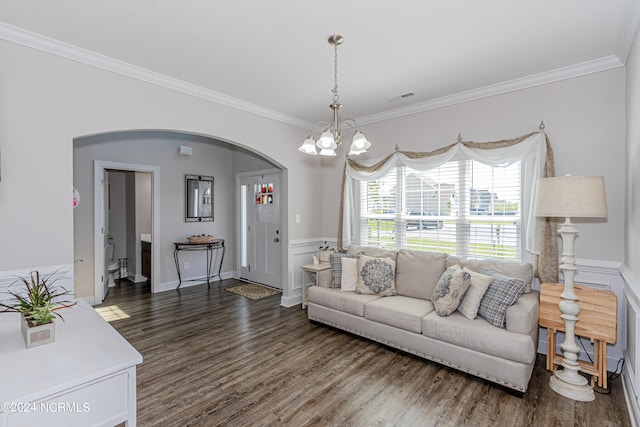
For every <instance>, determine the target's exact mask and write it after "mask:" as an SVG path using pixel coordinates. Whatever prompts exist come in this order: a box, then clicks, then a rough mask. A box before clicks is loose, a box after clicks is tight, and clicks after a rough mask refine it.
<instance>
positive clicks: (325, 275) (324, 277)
mask: <svg viewBox="0 0 640 427" xmlns="http://www.w3.org/2000/svg"><path fill="white" fill-rule="evenodd" d="M316 274H317V275H318V286H320V287H322V288H330V287H331V269H329V270H322V271H319V272H317V273H316ZM536 319H537V317H536Z"/></svg>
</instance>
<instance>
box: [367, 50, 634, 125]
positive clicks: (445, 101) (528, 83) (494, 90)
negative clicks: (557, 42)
mask: <svg viewBox="0 0 640 427" xmlns="http://www.w3.org/2000/svg"><path fill="white" fill-rule="evenodd" d="M622 66H624V64H623V63H622V62H621V61H620V60H619V59H618V57H616V56H615V55H610V56H605V57H604V58H600V59H595V60H593V61H587V62H582V63H580V64H576V65H571V66H568V67H562V68H557V69H555V70H551V71H546V72H543V73H538V74H532V75H530V76H526V77H522V78H519V79H514V80H508V81H506V82H502V83H497V84H494V85H489V86H484V87H481V88H478V89H472V90H468V91H465V92H460V93H456V94H453V95H450V96H444V97H442V98H437V99H432V100H429V101H425V102H421V103H419V104H413V105H408V106H406V107H400V108H395V109H393V110H388V111H383V112H381V113H376V114H371V115H369V116H364V117H360V118H357V119H356V121H357V122H358V124H360V125H365V124H369V123H376V122H381V121H383V120H390V119H396V118H399V117H403V116H408V115H410V114H417V113H423V112H425V111H430V110H436V109H438V108H443V107H448V106H451V105H455V104H461V103H463V102H468V101H474V100H477V99H481V98H487V97H490V96H495V95H500V94H504V93H508V92H514V91H517V90H522V89H527V88H531V87H535V86H540V85H544V84H548V83H553V82H558V81H561V80H566V79H571V78H574V77H579V76H584V75H587V74H592V73H598V72H600V71H606V70H610V69H613V68H618V67H622Z"/></svg>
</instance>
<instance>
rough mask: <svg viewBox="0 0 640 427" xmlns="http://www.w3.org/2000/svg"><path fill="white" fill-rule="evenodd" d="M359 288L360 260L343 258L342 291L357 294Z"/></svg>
mask: <svg viewBox="0 0 640 427" xmlns="http://www.w3.org/2000/svg"><path fill="white" fill-rule="evenodd" d="M356 286H358V258H347V257H343V258H342V281H341V283H340V291H344V292H355V291H356Z"/></svg>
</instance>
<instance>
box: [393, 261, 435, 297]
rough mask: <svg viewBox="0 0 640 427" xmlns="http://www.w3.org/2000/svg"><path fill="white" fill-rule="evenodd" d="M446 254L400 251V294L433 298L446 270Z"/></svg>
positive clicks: (398, 285)
mask: <svg viewBox="0 0 640 427" xmlns="http://www.w3.org/2000/svg"><path fill="white" fill-rule="evenodd" d="M446 259H447V255H446V254H441V253H438V252H426V251H418V250H410V249H401V250H400V251H398V258H397V260H396V289H397V291H398V295H404V296H408V297H414V298H421V299H428V300H430V299H431V295H433V290H434V289H435V287H436V284H437V283H438V279H439V278H440V276H442V273H444V270H445V262H446Z"/></svg>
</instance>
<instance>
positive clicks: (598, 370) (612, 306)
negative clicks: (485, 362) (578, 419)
mask: <svg viewBox="0 0 640 427" xmlns="http://www.w3.org/2000/svg"><path fill="white" fill-rule="evenodd" d="M574 289H575V292H576V296H577V297H578V305H580V314H579V315H578V321H577V322H576V325H575V335H576V336H581V337H585V338H589V340H590V341H591V342H592V343H593V363H588V362H585V361H582V360H578V363H579V364H580V369H581V370H582V372H584V373H587V374H589V375H591V387H594V385H595V383H596V380H597V384H598V386H599V387H603V388H605V389H606V388H607V387H608V385H607V343H609V344H615V342H616V330H617V298H616V295H615V294H614V293H613V292H611V291H604V290H599V289H593V288H589V287H587V286H580V285H574ZM563 291H564V285H562V284H555V283H543V284H542V285H541V287H540V317H539V320H538V323H539V324H540V326H541V327H543V328H547V369H548V370H550V371H552V372H555V371H556V369H557V367H558V366H559V365H561V364H562V355H560V354H556V334H557V333H558V332H564V331H565V327H564V320H562V318H561V317H560V309H559V308H558V304H559V303H560V301H562V298H561V297H560V294H562V292H563Z"/></svg>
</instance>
